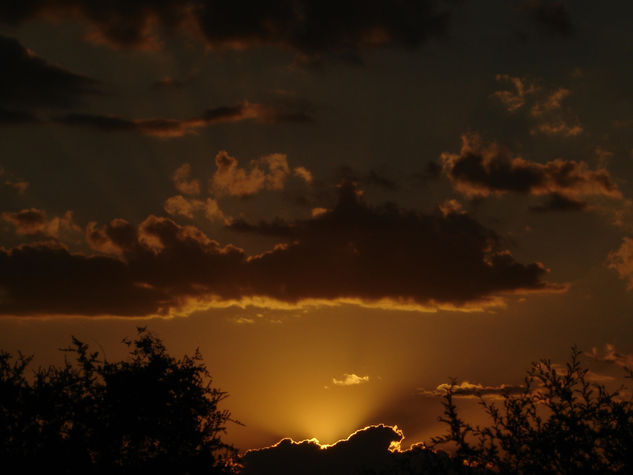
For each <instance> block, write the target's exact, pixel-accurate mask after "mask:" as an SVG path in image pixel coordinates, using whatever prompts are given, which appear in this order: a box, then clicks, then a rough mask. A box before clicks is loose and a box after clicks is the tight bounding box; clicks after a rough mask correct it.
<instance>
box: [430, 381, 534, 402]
mask: <svg viewBox="0 0 633 475" xmlns="http://www.w3.org/2000/svg"><path fill="white" fill-rule="evenodd" d="M449 390H450V391H451V392H452V394H453V396H455V397H461V398H478V397H481V396H488V397H499V398H502V397H503V396H505V395H506V394H520V393H523V392H525V386H515V385H508V384H502V385H500V386H484V385H482V384H479V383H470V382H468V381H462V382H461V383H453V384H449V383H442V384H440V385H439V386H437V387H436V388H435V389H432V390H429V389H420V390H419V391H418V392H419V394H420V395H422V396H430V397H442V396H444V395H445V394H446V393H447V392H448V391H449Z"/></svg>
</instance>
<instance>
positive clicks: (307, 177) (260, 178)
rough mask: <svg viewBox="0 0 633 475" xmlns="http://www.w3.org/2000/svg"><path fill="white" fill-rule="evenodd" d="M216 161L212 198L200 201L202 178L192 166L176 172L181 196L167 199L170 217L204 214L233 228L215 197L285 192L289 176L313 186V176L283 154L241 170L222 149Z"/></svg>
mask: <svg viewBox="0 0 633 475" xmlns="http://www.w3.org/2000/svg"><path fill="white" fill-rule="evenodd" d="M214 162H215V166H216V168H215V171H214V173H213V175H212V176H211V178H210V179H209V183H208V190H209V191H210V192H211V193H212V195H213V198H211V197H208V198H206V199H200V198H198V197H199V196H200V195H201V194H202V192H203V190H204V186H203V185H202V184H201V183H200V179H198V178H193V177H192V176H191V175H192V171H191V165H190V164H189V163H184V164H182V165H181V166H180V167H178V168H177V169H176V170H175V171H174V173H173V175H172V182H173V184H174V187H175V188H176V190H177V191H178V192H180V193H181V194H179V195H174V196H172V197H170V198H168V199H167V201H166V202H165V205H164V209H165V211H166V212H167V214H169V215H171V216H181V217H186V218H189V219H193V218H194V217H195V216H196V215H204V216H205V217H206V218H207V219H208V220H209V221H221V222H224V223H225V224H226V225H227V226H230V225H231V223H233V219H232V218H231V217H230V216H227V215H225V214H224V212H223V211H222V210H221V209H220V205H219V203H218V201H217V199H216V198H221V197H224V196H231V197H237V198H248V197H251V196H253V195H255V194H257V193H260V192H262V191H282V190H284V188H285V186H286V182H287V180H288V179H289V178H290V177H296V178H297V179H298V180H299V181H300V182H302V183H304V184H307V185H309V184H310V183H312V173H311V172H310V171H309V170H308V169H307V168H305V167H303V166H297V167H294V168H291V167H290V166H289V165H288V157H287V156H286V155H285V154H282V153H273V154H269V155H264V156H262V157H259V158H257V159H255V160H251V161H250V163H249V164H248V166H247V167H241V166H240V165H239V163H238V160H237V158H235V157H233V156H231V155H229V153H228V152H227V151H225V150H221V151H219V152H218V153H217V154H216V156H215V160H214ZM235 223H236V224H235V228H236V229H237V230H243V229H240V223H243V224H244V225H246V223H245V222H243V221H240V220H238V221H236V222H235Z"/></svg>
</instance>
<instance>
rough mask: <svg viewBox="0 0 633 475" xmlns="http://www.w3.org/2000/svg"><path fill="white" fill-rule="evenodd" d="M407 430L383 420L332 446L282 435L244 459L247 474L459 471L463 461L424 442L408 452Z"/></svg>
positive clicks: (314, 474) (246, 455)
mask: <svg viewBox="0 0 633 475" xmlns="http://www.w3.org/2000/svg"><path fill="white" fill-rule="evenodd" d="M403 439H404V433H403V432H402V431H401V430H400V429H398V427H397V426H388V425H384V424H379V425H373V426H368V427H365V428H364V429H360V430H358V431H356V432H354V433H353V434H351V435H350V436H349V437H347V438H346V439H343V440H339V441H338V442H336V443H334V444H332V445H323V444H320V443H319V441H318V440H317V439H310V440H303V441H300V442H295V441H294V440H292V439H283V440H281V441H279V442H278V443H276V444H275V445H272V446H270V447H266V448H263V449H256V450H249V451H247V452H246V453H245V454H244V455H243V456H242V457H241V459H240V462H241V463H242V464H243V465H244V470H243V472H242V473H243V474H244V475H268V474H273V473H274V474H276V475H291V474H292V475H296V474H298V473H300V474H302V475H323V474H325V473H327V474H328V475H330V474H331V475H350V474H360V473H401V471H402V470H406V472H405V473H461V469H463V465H462V466H461V467H460V461H455V460H452V459H450V458H449V457H448V456H447V454H445V453H443V452H437V453H436V452H434V451H433V450H431V449H428V448H426V447H425V446H424V445H423V444H416V445H412V446H411V447H410V448H409V449H407V450H404V449H403V448H402V447H401V443H402V441H403Z"/></svg>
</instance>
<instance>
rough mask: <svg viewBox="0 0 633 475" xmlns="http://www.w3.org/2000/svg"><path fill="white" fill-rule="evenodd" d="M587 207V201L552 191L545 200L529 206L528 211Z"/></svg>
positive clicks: (575, 209)
mask: <svg viewBox="0 0 633 475" xmlns="http://www.w3.org/2000/svg"><path fill="white" fill-rule="evenodd" d="M586 209H587V203H585V202H584V201H578V200H574V199H571V198H567V197H566V196H564V195H561V194H560V193H552V194H551V195H549V196H548V197H547V200H546V201H545V202H544V203H542V204H540V205H537V206H531V207H530V211H533V212H535V213H547V212H550V211H584V210H586Z"/></svg>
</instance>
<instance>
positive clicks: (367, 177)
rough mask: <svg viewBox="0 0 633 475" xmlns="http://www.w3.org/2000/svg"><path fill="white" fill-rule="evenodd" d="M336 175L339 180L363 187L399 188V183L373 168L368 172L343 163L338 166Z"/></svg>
mask: <svg viewBox="0 0 633 475" xmlns="http://www.w3.org/2000/svg"><path fill="white" fill-rule="evenodd" d="M338 175H339V178H340V179H341V180H344V181H348V182H354V183H357V184H358V185H360V186H362V187H363V188H364V187H375V188H381V189H383V190H386V191H397V190H398V189H399V188H400V185H399V184H398V183H397V182H396V181H394V180H392V179H391V178H389V177H388V176H386V174H385V173H383V172H379V171H376V170H374V169H371V170H369V171H368V172H361V171H358V170H354V169H353V168H351V167H348V166H347V165H343V166H341V167H339V169H338Z"/></svg>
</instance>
